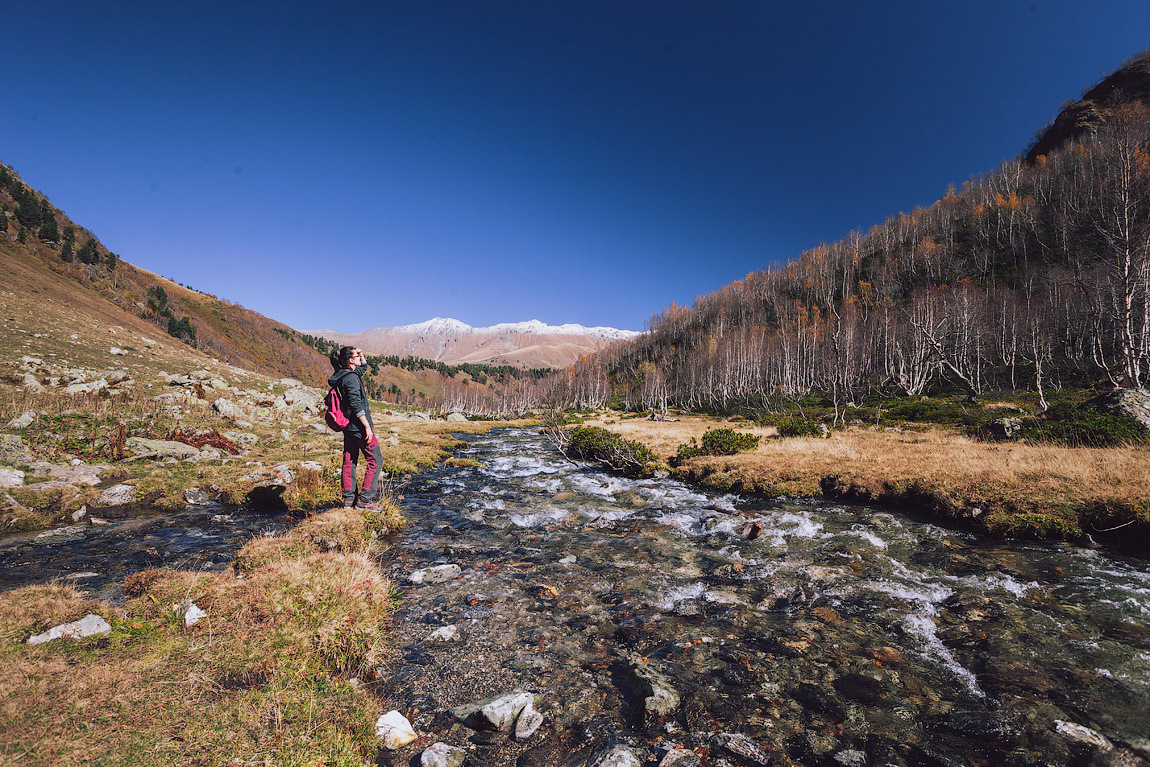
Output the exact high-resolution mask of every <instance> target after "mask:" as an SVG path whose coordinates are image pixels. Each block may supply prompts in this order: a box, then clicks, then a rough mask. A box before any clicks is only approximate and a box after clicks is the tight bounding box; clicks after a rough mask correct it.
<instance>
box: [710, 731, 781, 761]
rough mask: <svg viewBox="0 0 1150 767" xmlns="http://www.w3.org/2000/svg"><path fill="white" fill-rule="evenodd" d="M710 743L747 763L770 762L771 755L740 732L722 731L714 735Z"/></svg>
mask: <svg viewBox="0 0 1150 767" xmlns="http://www.w3.org/2000/svg"><path fill="white" fill-rule="evenodd" d="M711 743H712V744H713V746H714V747H715V749H716V750H718V751H721V752H724V753H727V754H731V755H732V756H736V757H738V758H739V759H741V760H743V761H744V762H745V763H747V764H761V765H767V764H770V763H771V755H770V754H768V753H767V751H766V750H765V749H764V748H763V747H762V746H760V745H759V744H758V743H756V742H755V741H753V740H751V739H750V738H748V737H747V736H746V735H743V734H741V733H737V732H736V733H731V732H722V733H719V734H718V735H716V736H715V737H714V738H713V739H712V740H711Z"/></svg>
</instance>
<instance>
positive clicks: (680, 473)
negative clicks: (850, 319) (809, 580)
mask: <svg viewBox="0 0 1150 767" xmlns="http://www.w3.org/2000/svg"><path fill="white" fill-rule="evenodd" d="M675 418H676V419H678V420H673V421H663V420H655V421H653V420H649V419H648V418H646V417H644V416H640V415H638V414H621V413H610V412H609V413H596V414H594V415H593V416H589V417H586V418H585V419H584V420H583V424H582V425H583V426H584V427H590V428H596V427H598V428H605V429H607V430H609V431H611V432H612V433H614V434H617V435H618V436H619V437H621V438H623V439H624V440H630V441H634V442H637V443H639V444H641V445H643V446H645V447H647V448H649V449H650V450H651V451H652V452H653V453H654V455H655V456H657V458H658V460H659V462H660V463H662V464H665V467H664V468H665V470H667V471H668V472H669V473H670V474H671V475H672V476H674V477H676V478H677V479H681V480H683V481H686V482H689V483H692V484H697V485H700V486H702V487H706V488H709V489H712V490H717V491H722V492H734V493H744V494H753V495H758V496H764V497H776V496H786V497H794V498H827V499H829V500H834V501H839V502H846V503H862V504H874V505H876V506H880V507H885V508H894V509H897V510H900V511H903V512H907V513H911V514H916V515H919V516H927V517H931V518H934V519H938V520H940V521H943V522H946V523H950V524H953V525H956V526H959V527H962V528H964V529H968V530H971V531H973V532H977V533H980V534H983V535H988V536H992V537H1019V538H1036V539H1045V540H1055V541H1059V540H1063V541H1071V542H1075V543H1079V544H1085V545H1094V544H1100V545H1106V546H1108V547H1113V548H1114V549H1116V550H1119V551H1123V552H1126V553H1131V554H1135V555H1137V556H1141V557H1145V556H1146V555H1147V549H1146V545H1147V542H1150V497H1148V496H1147V492H1146V489H1147V488H1148V487H1150V460H1148V459H1150V448H1148V447H1147V446H1146V445H1145V444H1131V445H1123V446H1116V447H1102V448H1091V447H1068V446H1064V445H1057V444H1045V443H1037V444H1032V443H1028V442H985V441H980V440H977V439H974V438H972V437H969V436H966V435H964V434H963V433H961V432H960V431H958V430H956V429H950V428H945V427H942V426H938V425H926V424H923V425H915V426H913V427H909V428H906V429H898V430H895V429H873V428H868V427H865V426H861V427H860V426H854V427H847V428H844V429H838V430H834V431H828V432H827V434H826V437H825V438H820V437H815V436H806V437H786V438H780V437H779V436H778V432H779V429H778V428H777V427H775V426H760V425H756V424H755V423H754V422H751V421H746V420H743V419H740V418H737V417H736V418H734V419H724V418H719V417H709V416H700V415H689V414H683V415H676V416H675ZM718 429H727V430H732V431H734V432H735V433H745V434H752V435H755V436H757V437H759V440H758V442H757V445H756V446H754V447H753V448H752V449H750V450H746V451H742V452H737V453H734V454H731V455H696V456H693V457H687V458H686V459H685V460H682V461H681V462H680V461H676V456H677V454H679V453H680V452H681V450H682V446H684V445H693V444H697V442H698V441H699V440H702V439H703V437H704V435H705V434H707V432H708V431H710V430H718ZM674 464H678V465H674ZM653 470H658V469H657V468H654V467H653Z"/></svg>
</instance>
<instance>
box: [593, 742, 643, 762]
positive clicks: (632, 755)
mask: <svg viewBox="0 0 1150 767" xmlns="http://www.w3.org/2000/svg"><path fill="white" fill-rule="evenodd" d="M646 761H647V759H646V755H640V754H638V753H637V751H636V749H634V748H632V747H630V746H612V747H610V748H608V749H606V750H605V751H603V753H601V754H600V755H599V756H598V757H597V758H596V759H595V761H593V762H592V763H591V767H642V765H643V764H644V763H645V762H646Z"/></svg>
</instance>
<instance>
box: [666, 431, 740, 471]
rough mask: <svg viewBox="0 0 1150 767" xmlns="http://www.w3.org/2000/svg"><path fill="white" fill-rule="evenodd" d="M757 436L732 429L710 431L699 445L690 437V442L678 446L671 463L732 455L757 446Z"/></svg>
mask: <svg viewBox="0 0 1150 767" xmlns="http://www.w3.org/2000/svg"><path fill="white" fill-rule="evenodd" d="M759 439H760V437H759V435H757V434H747V433H745V432H739V431H735V430H734V429H710V430H709V431H707V432H706V433H704V434H703V444H702V445H700V444H698V443H697V442H696V441H695V438H694V437H692V438H691V441H690V442H685V443H683V444H681V445H679V449H678V451H677V452H676V453H675V458H674V461H673V463H674V464H675V465H676V466H678V465H679V464H681V463H682V462H684V461H687V460H689V459H691V458H695V457H696V456H700V455H734V454H735V453H742V452H745V451H747V450H754V449H755V448H756V447H758V446H759Z"/></svg>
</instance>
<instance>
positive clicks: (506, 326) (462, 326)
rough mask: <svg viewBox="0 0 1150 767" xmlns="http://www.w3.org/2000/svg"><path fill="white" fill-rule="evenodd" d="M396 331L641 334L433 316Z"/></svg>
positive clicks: (618, 336)
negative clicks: (474, 322) (480, 324)
mask: <svg viewBox="0 0 1150 767" xmlns="http://www.w3.org/2000/svg"><path fill="white" fill-rule="evenodd" d="M392 329H393V330H397V331H405V332H410V333H419V334H421V335H451V334H460V333H483V334H490V333H533V334H535V333H537V334H551V335H581V336H591V337H594V338H603V339H610V340H618V339H622V338H633V337H634V336H637V335H639V333H638V332H636V331H634V330H619V329H617V328H608V327H602V326H599V327H593V328H589V327H585V326H583V325H577V324H573V323H567V324H564V325H548V324H547V323H545V322H541V321H539V320H527V321H526V322H501V323H498V324H496V325H490V326H488V327H485V328H476V327H472V326H471V325H468V324H467V323H466V322H460V321H459V320H456V319H451V318H450V317H433V318H432V319H430V320H427V321H425V322H418V323H416V324H414V325H400V326H398V327H395V328H392Z"/></svg>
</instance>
